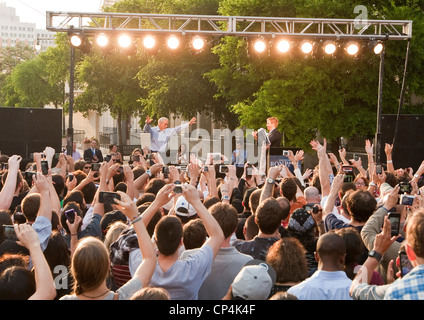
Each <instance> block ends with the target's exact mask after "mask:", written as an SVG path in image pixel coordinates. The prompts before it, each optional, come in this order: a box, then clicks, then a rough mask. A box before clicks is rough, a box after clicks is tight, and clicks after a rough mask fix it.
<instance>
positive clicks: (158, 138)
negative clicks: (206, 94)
mask: <svg viewBox="0 0 424 320" xmlns="http://www.w3.org/2000/svg"><path fill="white" fill-rule="evenodd" d="M152 121H153V119H151V118H150V117H149V116H147V118H146V124H145V125H144V128H143V130H144V132H147V133H150V151H152V152H160V153H164V152H166V146H167V144H168V141H169V139H170V138H171V136H173V135H174V134H177V133H179V132H180V131H181V130H182V129H184V128H188V127H189V126H191V125H192V124H194V123H196V118H195V117H193V118H191V120H190V121H189V122H188V123H185V124H182V125H180V126H178V127H175V128H168V124H169V120H168V118H166V117H162V118H160V119H159V120H158V125H157V126H156V127H152V126H151V125H150V124H151V122H152Z"/></svg>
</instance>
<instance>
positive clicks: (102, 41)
mask: <svg viewBox="0 0 424 320" xmlns="http://www.w3.org/2000/svg"><path fill="white" fill-rule="evenodd" d="M96 43H97V45H98V46H99V47H103V48H104V47H106V46H107V45H108V44H109V37H108V36H107V35H105V34H104V33H101V34H99V35H98V36H97V38H96Z"/></svg>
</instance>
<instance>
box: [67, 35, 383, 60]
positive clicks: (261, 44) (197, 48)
mask: <svg viewBox="0 0 424 320" xmlns="http://www.w3.org/2000/svg"><path fill="white" fill-rule="evenodd" d="M93 40H94V41H93V42H95V43H96V44H97V46H98V47H100V48H102V49H105V50H107V49H111V48H113V47H116V46H118V47H119V48H121V49H122V50H128V51H129V50H133V51H134V50H136V47H135V43H134V39H133V38H132V37H131V36H129V35H128V34H121V35H119V36H118V37H117V38H112V37H110V36H108V35H107V34H104V33H100V34H98V35H97V36H96V37H94V39H93ZM69 41H70V43H71V45H72V46H74V47H76V48H79V49H80V50H81V51H83V52H85V53H87V52H89V51H90V50H91V46H92V43H91V42H90V41H89V40H88V38H87V37H85V36H81V35H80V34H72V35H70V38H69ZM114 42H115V44H114ZM141 42H142V44H143V48H144V50H145V51H146V52H150V53H155V52H157V51H158V50H159V47H160V45H161V44H162V43H161V40H160V39H159V38H158V37H155V36H153V35H145V36H143V37H142V38H141ZM208 43H209V41H208V39H206V38H204V37H200V36H194V37H192V38H190V41H188V47H189V49H190V51H191V52H192V53H193V54H198V53H201V52H202V51H203V50H204V49H205V48H206V46H207V45H208ZM165 45H166V47H167V49H168V50H170V52H171V53H172V52H177V51H178V50H179V49H181V48H182V47H183V46H185V43H184V42H183V40H182V38H181V37H178V36H176V35H169V36H167V37H166V38H165ZM370 45H371V46H372V48H373V51H374V53H375V54H380V53H381V52H382V50H383V44H382V43H381V42H379V41H377V42H375V41H373V42H370ZM271 47H272V49H273V50H275V51H276V52H277V53H278V54H285V53H288V52H289V51H290V50H291V49H293V48H294V47H298V49H300V51H301V52H302V53H303V54H305V55H308V54H311V53H313V51H314V50H316V49H317V48H318V47H320V48H322V49H323V52H324V53H326V54H327V55H334V54H336V53H337V51H338V50H340V49H343V50H345V51H346V53H347V54H348V55H351V56H355V55H357V54H358V53H359V52H360V49H361V44H360V43H358V42H355V41H349V42H347V43H337V42H334V41H331V40H328V41H325V42H322V43H319V42H314V41H310V40H303V41H301V42H300V43H297V42H295V41H291V40H287V39H273V40H271V41H268V40H265V39H263V38H257V39H256V40H251V41H250V46H249V49H250V52H252V51H253V52H254V53H255V54H256V55H261V54H266V53H269V50H270V48H271Z"/></svg>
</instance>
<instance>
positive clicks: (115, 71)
mask: <svg viewBox="0 0 424 320" xmlns="http://www.w3.org/2000/svg"><path fill="white" fill-rule="evenodd" d="M141 64H142V61H141V60H140V58H139V57H137V56H127V55H125V54H122V53H120V52H112V53H109V54H103V53H101V52H99V51H93V52H92V53H91V54H89V55H86V56H85V58H84V59H83V60H82V61H81V62H80V63H79V64H78V65H77V68H76V78H77V81H78V82H79V83H80V84H83V88H84V90H83V91H82V93H81V94H80V95H79V96H78V97H76V99H75V109H76V110H77V111H80V112H82V113H87V112H88V111H89V110H93V111H97V112H98V113H102V112H104V111H106V110H110V112H111V115H112V116H113V117H114V118H116V119H117V123H118V140H119V144H120V145H122V144H123V141H122V126H121V120H125V119H129V117H130V116H132V115H136V114H138V113H139V106H140V104H139V102H138V99H139V98H140V96H142V95H143V92H142V90H141V88H140V86H139V83H138V81H137V79H136V75H137V72H138V70H139V66H140V65H141Z"/></svg>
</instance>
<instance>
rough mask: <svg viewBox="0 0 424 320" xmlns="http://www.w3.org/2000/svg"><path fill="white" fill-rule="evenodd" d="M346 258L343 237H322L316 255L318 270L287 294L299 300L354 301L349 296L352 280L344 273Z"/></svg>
mask: <svg viewBox="0 0 424 320" xmlns="http://www.w3.org/2000/svg"><path fill="white" fill-rule="evenodd" d="M345 256H346V244H345V242H344V240H343V238H342V237H341V236H339V235H338V234H335V233H326V234H324V235H322V236H321V237H320V238H319V240H318V243H317V251H316V253H315V258H316V260H317V261H318V270H317V271H315V273H314V274H313V275H312V276H310V277H309V278H307V279H305V280H304V281H302V282H301V283H299V284H297V285H295V286H293V287H291V288H290V289H289V290H288V291H287V292H288V293H290V294H293V295H295V296H296V297H297V298H298V299H299V300H352V298H351V297H350V295H349V288H350V286H351V284H352V280H350V279H349V278H348V277H347V275H346V273H345V272H344V271H343V266H344V261H345Z"/></svg>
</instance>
